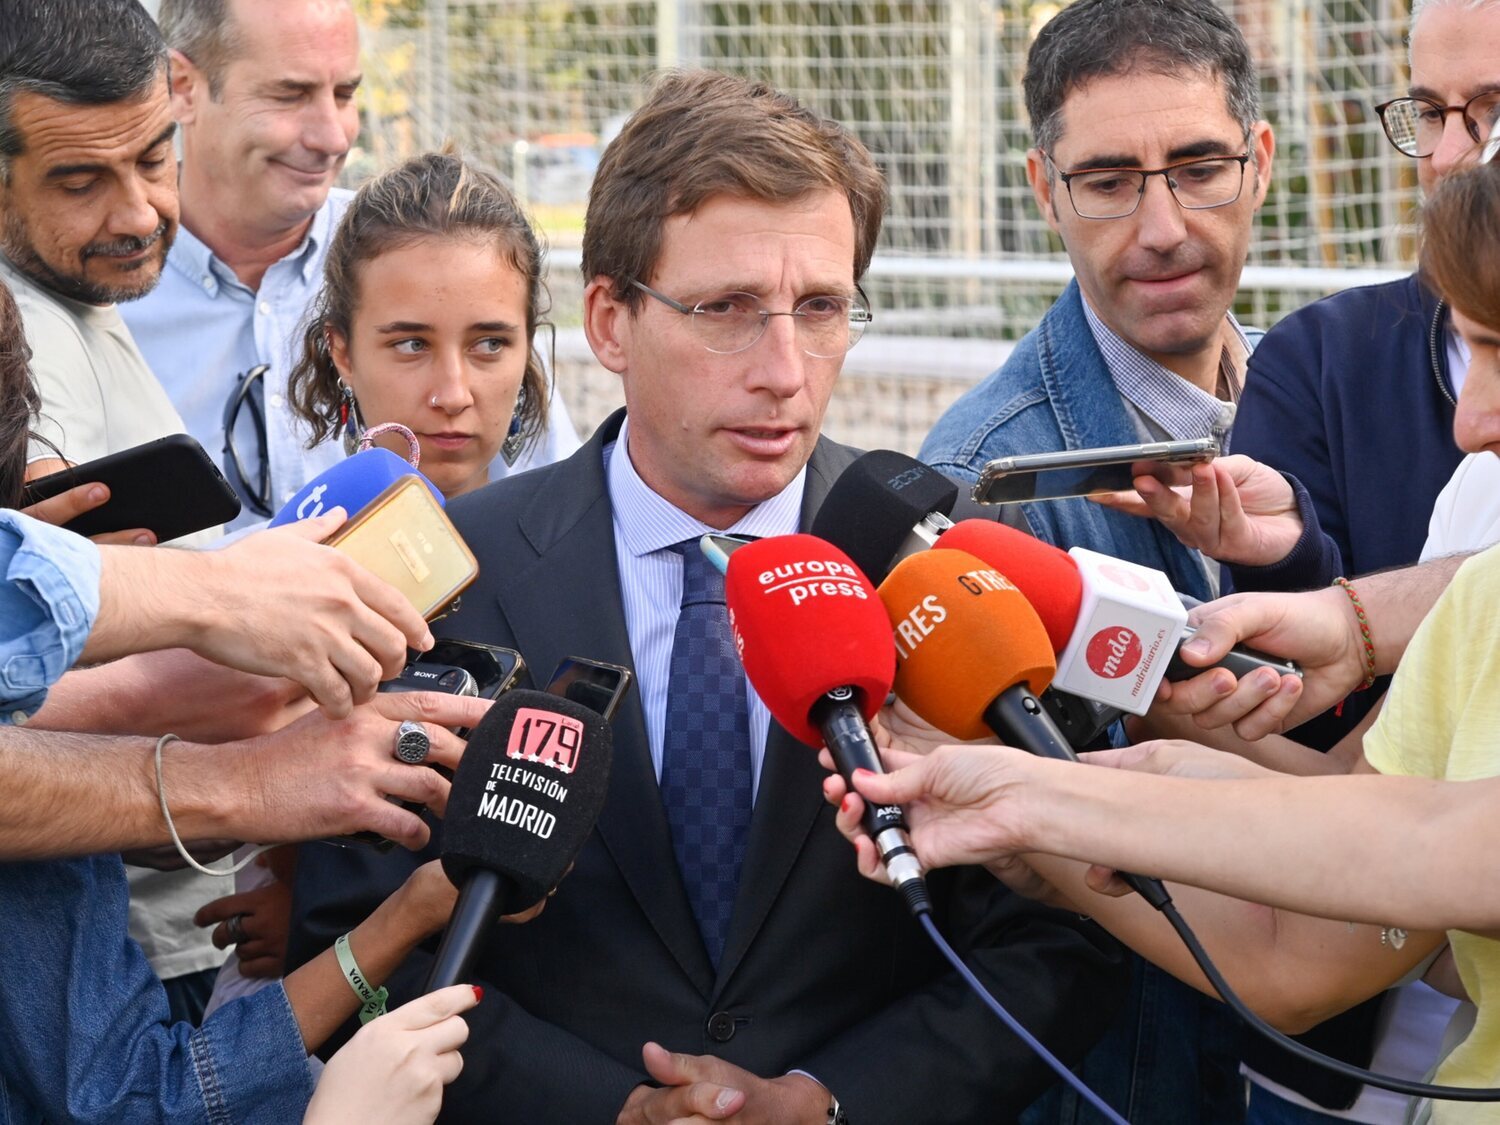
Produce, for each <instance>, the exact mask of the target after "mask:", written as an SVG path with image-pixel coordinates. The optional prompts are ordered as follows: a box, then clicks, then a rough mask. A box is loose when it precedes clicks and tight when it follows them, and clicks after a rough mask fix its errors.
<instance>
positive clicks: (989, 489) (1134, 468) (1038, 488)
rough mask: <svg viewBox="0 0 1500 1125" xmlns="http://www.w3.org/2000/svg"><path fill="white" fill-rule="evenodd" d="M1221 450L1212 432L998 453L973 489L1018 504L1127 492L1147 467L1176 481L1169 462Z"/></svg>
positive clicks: (983, 498)
mask: <svg viewBox="0 0 1500 1125" xmlns="http://www.w3.org/2000/svg"><path fill="white" fill-rule="evenodd" d="M1218 455H1219V439H1218V438H1213V437H1207V438H1194V439H1191V440H1189V441H1152V442H1144V443H1142V444H1140V445H1112V446H1108V447H1105V448H1102V449H1060V450H1056V451H1054V452H1051V453H1025V454H1018V455H1016V456H1013V457H997V458H995V459H994V460H993V461H989V462H986V463H985V466H984V468H983V469H982V470H981V471H980V473H979V480H978V482H977V483H976V484H975V485H974V493H973V495H974V499H975V500H976V501H978V502H979V503H981V504H1016V503H1022V502H1025V501H1029V500H1060V499H1064V498H1066V497H1070V496H1089V495H1092V494H1094V493H1099V492H1124V491H1127V490H1129V489H1131V488H1134V487H1135V485H1134V483H1133V482H1134V480H1135V478H1136V477H1138V476H1142V475H1144V474H1146V473H1155V474H1158V475H1164V476H1165V479H1167V480H1168V481H1169V482H1170V481H1171V480H1172V477H1171V476H1170V470H1168V469H1165V468H1163V466H1172V465H1196V464H1200V463H1202V462H1205V461H1212V460H1213V459H1214V458H1215V457H1217V456H1218Z"/></svg>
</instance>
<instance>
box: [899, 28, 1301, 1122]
mask: <svg viewBox="0 0 1500 1125" xmlns="http://www.w3.org/2000/svg"><path fill="white" fill-rule="evenodd" d="M1025 94H1026V108H1027V112H1028V114H1029V116H1030V119H1031V126H1032V129H1033V131H1034V138H1035V146H1034V147H1033V148H1032V149H1031V150H1030V151H1029V152H1028V153H1027V155H1026V170H1027V176H1028V178H1029V179H1030V181H1031V186H1032V191H1033V194H1034V195H1035V197H1036V201H1037V205H1038V207H1039V208H1040V209H1041V212H1042V215H1043V217H1044V218H1045V219H1046V221H1047V225H1048V226H1049V227H1051V228H1052V230H1054V231H1055V232H1056V233H1057V234H1058V236H1059V237H1060V238H1061V239H1062V243H1063V246H1064V247H1065V248H1066V250H1067V252H1068V257H1069V260H1070V261H1071V262H1072V265H1073V270H1074V273H1075V279H1074V280H1073V281H1072V282H1071V283H1070V284H1069V285H1068V287H1067V289H1066V290H1064V292H1063V294H1062V296H1061V297H1060V298H1059V299H1058V301H1057V303H1056V304H1055V305H1053V307H1052V308H1051V309H1050V310H1049V311H1048V313H1047V314H1046V316H1045V317H1043V318H1042V321H1041V323H1040V324H1038V325H1037V327H1036V328H1035V329H1033V330H1032V331H1031V332H1030V333H1028V334H1027V335H1026V336H1025V338H1023V339H1022V340H1021V341H1020V342H1019V343H1018V344H1017V345H1016V348H1015V351H1014V352H1013V353H1012V354H1011V356H1010V358H1009V359H1008V360H1007V361H1006V363H1005V365H1004V366H1002V367H1001V368H1000V369H999V370H998V371H996V372H995V373H994V374H992V375H991V376H989V377H988V378H987V379H985V380H984V381H983V382H981V383H980V384H979V385H978V386H976V387H974V388H973V389H972V390H970V391H969V392H968V393H967V394H965V395H964V396H963V397H962V398H960V399H959V400H958V401H957V402H956V403H955V404H954V405H953V406H952V407H951V408H950V409H949V410H948V411H947V413H945V414H944V415H943V417H942V418H941V419H940V420H939V421H938V423H937V425H936V426H935V427H934V428H933V431H932V432H931V433H930V434H929V435H928V437H927V440H926V442H925V443H924V444H923V446H922V452H921V456H922V458H923V460H925V461H927V462H929V463H930V464H932V465H935V466H936V467H937V468H939V469H941V470H942V471H943V472H946V473H949V474H951V475H954V476H960V477H965V478H967V479H970V480H973V479H974V478H975V477H977V475H978V473H979V471H980V469H981V468H982V467H983V465H984V463H985V462H986V461H988V460H990V459H991V458H994V457H998V456H1002V455H1006V454H1016V453H1038V452H1043V451H1048V450H1063V449H1087V448H1091V447H1097V446H1110V445H1126V444H1132V443H1136V442H1141V441H1151V440H1162V439H1189V438H1203V437H1208V436H1210V435H1214V436H1218V437H1219V438H1220V439H1221V440H1223V439H1226V438H1227V435H1228V431H1229V428H1230V426H1231V424H1232V422H1233V420H1234V413H1235V404H1236V402H1237V401H1238V399H1239V395H1240V389H1241V387H1242V386H1243V384H1244V372H1245V364H1246V360H1247V359H1248V357H1249V354H1250V350H1251V343H1250V341H1249V339H1247V336H1246V334H1245V332H1244V331H1243V330H1242V329H1241V328H1240V326H1239V325H1238V324H1237V323H1236V322H1235V319H1234V317H1233V316H1232V315H1231V314H1230V311H1229V310H1230V305H1231V303H1232V302H1233V300H1234V296H1235V291H1236V289H1237V287H1238V285H1239V279H1240V271H1241V270H1242V268H1243V267H1244V264H1245V256H1246V253H1247V251H1248V249H1249V245H1250V235H1251V229H1252V225H1253V221H1254V215H1255V212H1256V210H1257V209H1258V208H1259V206H1260V204H1261V202H1262V201H1263V200H1264V198H1265V194H1266V189H1267V187H1268V185H1269V184H1270V179H1271V157H1272V153H1273V151H1274V149H1275V141H1274V138H1273V136H1272V132H1271V127H1270V125H1268V124H1267V123H1266V122H1265V121H1264V120H1261V117H1260V99H1259V93H1258V88H1257V80H1256V74H1255V68H1254V66H1253V64H1252V62H1251V59H1250V52H1249V49H1248V47H1247V45H1246V43H1245V39H1244V37H1243V35H1242V34H1241V33H1240V31H1239V29H1238V28H1237V27H1236V26H1235V24H1234V22H1233V20H1231V19H1230V18H1229V17H1228V16H1227V15H1225V14H1224V12H1223V11H1222V10H1220V9H1219V7H1218V6H1217V5H1215V4H1214V3H1212V0H1077V2H1076V3H1073V4H1070V5H1068V6H1067V7H1066V8H1064V9H1063V10H1062V11H1061V12H1059V13H1058V14H1057V15H1056V16H1054V17H1053V18H1052V19H1051V20H1050V21H1048V23H1047V24H1046V26H1045V27H1043V28H1042V30H1041V32H1040V33H1039V34H1038V35H1037V38H1036V41H1035V42H1034V43H1033V44H1032V47H1031V51H1030V54H1029V56H1028V59H1027V68H1026V78H1025ZM1023 511H1024V515H1025V518H1026V521H1027V524H1028V525H1029V527H1030V530H1031V531H1032V532H1033V533H1034V534H1036V535H1037V536H1038V537H1040V538H1042V539H1045V540H1047V541H1048V542H1051V543H1054V544H1056V545H1057V546H1060V547H1064V548H1067V547H1073V546H1081V547H1088V548H1091V549H1093V550H1097V551H1102V552H1104V553H1106V554H1110V555H1114V556H1116V557H1118V558H1123V559H1129V560H1131V561H1133V562H1137V563H1141V564H1143V565H1145V566H1150V567H1154V568H1156V569H1157V570H1161V571H1164V572H1166V574H1168V575H1169V576H1170V578H1171V580H1172V584H1173V585H1174V586H1175V587H1176V588H1177V589H1178V590H1180V591H1183V592H1184V593H1188V594H1192V595H1194V596H1196V597H1200V598H1206V597H1212V596H1213V594H1214V592H1215V591H1216V589H1217V585H1218V574H1217V567H1216V566H1215V565H1214V564H1212V563H1210V562H1207V561H1206V560H1205V559H1204V558H1203V557H1202V556H1201V555H1200V554H1199V553H1198V552H1197V551H1194V550H1190V549H1188V548H1187V547H1184V546H1183V545H1182V544H1181V543H1179V542H1178V541H1177V539H1176V538H1175V536H1173V535H1172V533H1171V532H1169V531H1168V530H1167V529H1166V528H1164V527H1161V526H1159V525H1157V524H1155V523H1153V522H1151V521H1147V520H1140V519H1136V518H1134V517H1132V516H1129V515H1126V514H1124V513H1122V512H1117V511H1112V510H1109V509H1107V508H1104V507H1100V506H1098V505H1095V504H1092V503H1090V502H1088V501H1087V500H1082V499H1073V500H1061V501H1051V502H1047V503H1031V504H1026V505H1023ZM1133 998H1134V1002H1133V1003H1132V1004H1131V1005H1130V1006H1129V1007H1128V1008H1127V1009H1126V1011H1125V1012H1124V1013H1123V1014H1122V1016H1121V1017H1120V1019H1118V1020H1117V1021H1116V1023H1115V1026H1114V1027H1113V1029H1112V1030H1111V1032H1110V1033H1109V1034H1108V1035H1107V1036H1106V1038H1105V1040H1104V1041H1103V1042H1102V1043H1101V1044H1100V1046H1099V1047H1098V1048H1096V1050H1095V1051H1094V1052H1093V1053H1092V1054H1091V1055H1090V1056H1089V1058H1088V1059H1086V1060H1085V1062H1084V1066H1083V1071H1082V1073H1083V1074H1084V1077H1085V1079H1086V1081H1088V1083H1089V1084H1090V1085H1091V1086H1092V1087H1093V1088H1094V1089H1095V1090H1097V1091H1099V1092H1100V1093H1101V1094H1102V1095H1103V1096H1104V1097H1105V1099H1106V1100H1107V1101H1109V1102H1111V1104H1113V1105H1114V1106H1115V1107H1116V1108H1118V1109H1120V1110H1121V1111H1122V1112H1123V1113H1125V1115H1126V1116H1127V1117H1129V1118H1130V1119H1131V1120H1137V1121H1152V1122H1156V1123H1158V1125H1161V1123H1165V1125H1189V1123H1197V1122H1205V1123H1206V1122H1213V1123H1215V1125H1221V1123H1223V1122H1234V1121H1238V1120H1240V1119H1241V1118H1242V1116H1243V1113H1244V1092H1243V1083H1242V1081H1241V1079H1240V1077H1239V1074H1238V1060H1237V1052H1236V1051H1235V1050H1234V1048H1233V1040H1234V1030H1233V1027H1232V1025H1231V1024H1230V1022H1229V1020H1228V1018H1227V1016H1226V1015H1225V1013H1224V1012H1223V1011H1222V1010H1221V1009H1219V1006H1218V1005H1217V1004H1215V1003H1214V1002H1213V1001H1210V1000H1206V999H1204V998H1202V997H1200V996H1198V995H1196V994H1193V993H1192V992H1190V991H1189V990H1188V989H1186V988H1185V987H1183V986H1182V985H1180V984H1178V983H1176V982H1175V981H1171V980H1169V979H1168V978H1166V977H1165V976H1164V975H1163V974H1161V973H1159V972H1158V971H1157V970H1155V969H1153V968H1151V967H1149V966H1147V965H1146V964H1145V963H1144V962H1139V961H1138V962H1136V966H1135V985H1134V990H1133ZM1087 1112H1088V1111H1087V1110H1085V1109H1082V1108H1081V1107H1079V1106H1078V1104H1077V1099H1076V1098H1075V1097H1073V1096H1072V1095H1070V1094H1066V1093H1063V1092H1057V1093H1054V1094H1052V1095H1049V1097H1048V1099H1046V1100H1045V1101H1044V1102H1043V1103H1039V1105H1038V1106H1036V1107H1033V1109H1032V1110H1031V1111H1029V1115H1028V1117H1027V1118H1026V1120H1027V1121H1028V1122H1041V1121H1073V1120H1075V1119H1076V1118H1077V1116H1078V1115H1080V1114H1086V1113H1087Z"/></svg>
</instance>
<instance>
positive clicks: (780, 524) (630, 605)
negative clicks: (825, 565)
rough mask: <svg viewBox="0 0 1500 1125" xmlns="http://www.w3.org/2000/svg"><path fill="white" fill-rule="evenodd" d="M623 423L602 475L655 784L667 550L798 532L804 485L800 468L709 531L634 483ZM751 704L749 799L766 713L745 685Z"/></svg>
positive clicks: (666, 631)
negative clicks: (701, 541) (687, 543)
mask: <svg viewBox="0 0 1500 1125" xmlns="http://www.w3.org/2000/svg"><path fill="white" fill-rule="evenodd" d="M629 434H630V419H629V418H626V420H625V422H624V423H623V424H622V425H621V426H620V436H619V437H618V438H617V439H616V440H615V441H613V442H611V443H610V444H608V445H606V446H605V447H604V475H605V480H606V481H607V484H608V487H609V502H610V508H611V509H612V511H613V512H614V528H615V557H616V558H617V559H618V560H619V565H620V601H621V603H622V604H623V606H624V609H625V629H626V631H627V632H628V633H629V635H630V652H631V657H632V659H633V660H634V663H635V676H636V682H635V686H636V690H637V691H638V692H640V699H641V706H642V707H643V708H644V709H645V712H646V737H647V740H648V741H649V742H650V744H651V764H652V766H653V767H654V768H655V770H656V779H657V781H660V780H661V759H662V743H663V740H664V738H665V734H666V725H667V684H668V680H669V679H670V672H671V666H672V639H673V636H674V635H675V633H676V631H677V616H678V614H679V613H680V612H681V609H682V556H681V555H679V554H677V553H676V552H675V551H672V550H669V549H668V548H670V547H671V546H672V545H673V544H676V543H681V542H682V541H683V540H684V539H695V538H697V537H699V536H702V535H707V534H709V533H711V532H712V533H722V534H725V535H745V536H754V537H756V538H761V539H764V538H766V537H768V536H772V535H790V534H793V533H795V532H796V531H798V530H800V528H799V524H800V523H801V519H802V493H803V488H804V485H805V484H806V481H807V467H806V466H803V468H802V471H801V472H799V473H798V474H797V475H796V476H795V477H794V478H793V479H792V482H791V483H790V484H788V485H787V486H786V487H785V488H784V489H782V490H781V491H780V492H778V493H777V494H776V495H775V496H773V497H771V498H770V499H769V500H766V501H764V502H762V503H760V504H757V505H756V506H755V507H754V508H752V509H751V510H750V511H749V512H748V513H747V514H746V515H745V517H744V518H743V519H742V520H740V521H739V522H738V523H736V524H735V525H734V526H733V527H730V528H728V529H723V530H722V532H721V529H720V528H716V527H709V526H708V525H707V524H705V523H702V522H701V521H699V520H696V519H694V518H693V517H692V516H690V515H688V514H687V513H686V512H684V511H683V510H682V509H680V508H678V507H676V506H675V505H673V504H671V503H669V502H668V501H667V500H665V499H663V498H662V497H661V496H660V495H659V494H658V493H656V492H655V491H653V490H652V488H651V486H650V485H648V484H647V483H646V482H645V481H643V480H642V479H641V478H640V475H639V474H638V473H637V472H636V471H635V466H634V465H633V464H631V461H630V458H629V456H621V454H622V453H623V452H624V451H625V450H626V449H628V448H629V446H628V445H627V439H628V437H629ZM745 691H746V698H747V700H748V701H749V705H750V776H751V779H752V786H753V788H752V789H751V794H752V800H753V798H754V795H755V794H757V793H758V792H759V790H760V767H761V763H762V762H763V761H764V760H765V756H766V732H767V731H768V730H770V727H771V714H770V712H769V711H767V710H766V705H765V704H764V703H762V702H761V701H760V696H758V695H756V694H755V689H754V688H753V687H751V686H750V683H749V681H748V680H747V681H746V683H745Z"/></svg>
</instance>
